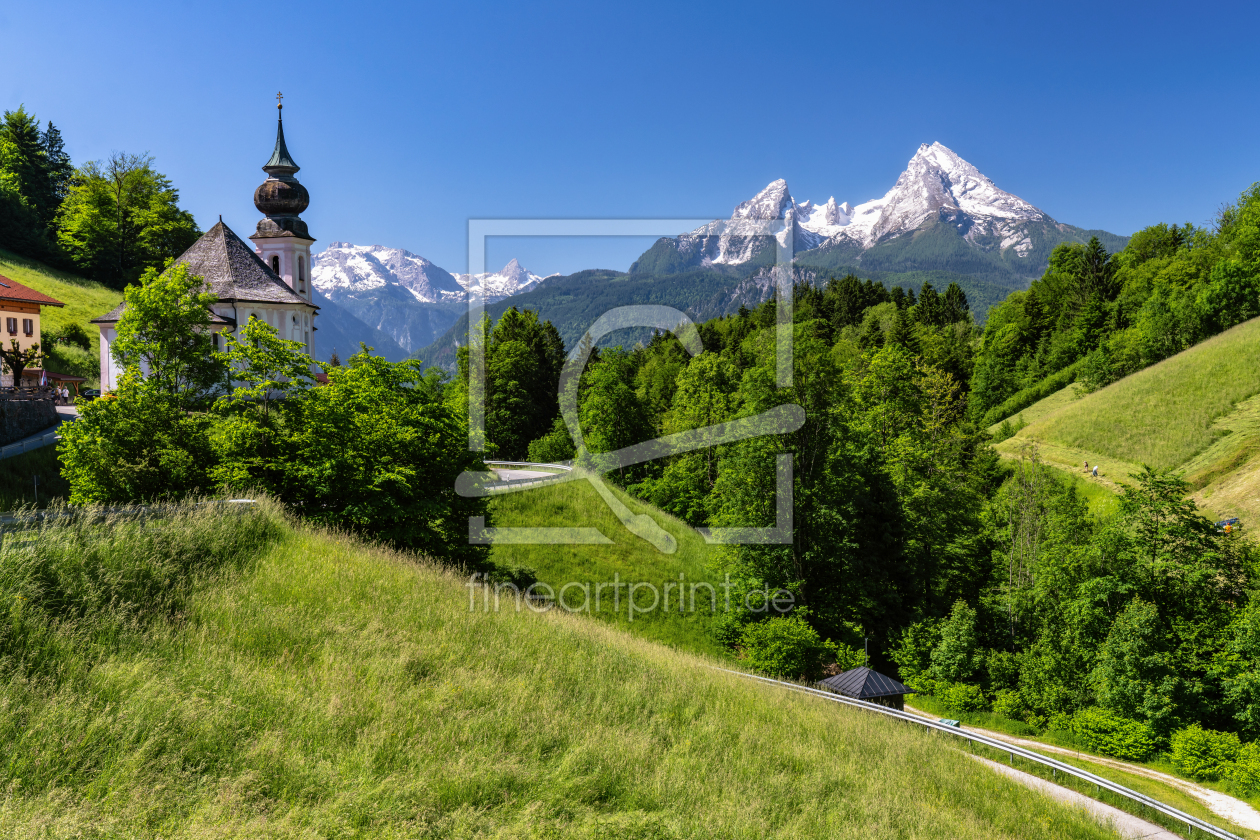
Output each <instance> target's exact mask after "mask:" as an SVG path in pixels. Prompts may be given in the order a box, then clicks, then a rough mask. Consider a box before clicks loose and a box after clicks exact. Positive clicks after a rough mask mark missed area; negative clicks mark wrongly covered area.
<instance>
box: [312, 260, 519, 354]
mask: <svg viewBox="0 0 1260 840" xmlns="http://www.w3.org/2000/svg"><path fill="white" fill-rule="evenodd" d="M542 280H543V278H542V277H540V276H538V275H537V274H532V273H530V272H529V271H527V270H525V269H524V268H522V267H521V264H520V263H518V262H517V261H516V260H515V259H514V260H512V261H511V262H509V263H508V264H507V265H506V266H504V267H503V269H502V270H500V271H496V272H493V273H486V274H479V275H472V274H451V273H450V272H448V271H446V270H445V269H443V268H441V267H439V266H437V265H434V264H433V263H432V262H430V261H429V260H427V259H425V258H424V257H421V256H419V255H417V254H413V253H411V252H410V251H404V250H403V249H401V248H386V247H383V246H381V245H353V244H351V243H349V242H333V243H331V244H330V245H329V246H328V248H327V250H325V251H323V252H322V253H319V254H316V255H315V256H314V258H313V260H312V265H311V282H312V283H313V284H314V286H315V289H316V291H317V293H318V296H319V297H320V298H321V299H322V300H317V301H316V302H317V303H319V305H320V306H321V307H324V309H321V312H320V316H321V317H320V319H319V321H318V323H319V333H318V339H317V341H316V349H317V354H318V355H319V356H320V357H321V358H325V359H326V358H328V355H329V354H330V353H331V352H332V350H333V349H336V351H337V353H338V355H340V356H341V357H342V358H345V357H347V356H349V355H351V354H352V353H354V352H355V351H356V350H358V347H359V342H360V341H362V342H365V343H367V344H368V345H369V346H373V347H375V348H376V350H377V352H378V353H379V354H381V355H383V356H385V358H387V359H391V360H397V359H401V358H405V357H406V356H407V355H408V354H410V353H412V352H413V351H415V350H417V349H419V348H421V347H423V346H425V345H427V344H429V343H430V342H432V341H433V340H434V339H435V338H437V337H438V336H439V335H441V334H442V333H443V332H444V331H445V330H446V329H447V328H449V327H450V326H451V325H452V324H453V323H455V321H456V319H458V318H459V316H460V315H461V314H462V313H464V312H466V311H467V308H468V297H469V294H470V290H471V289H473V288H474V287H475V286H476V285H477V284H478V283H480V284H481V288H482V293H483V294H484V296H485V300H486V302H487V303H494V302H496V301H500V300H503V299H504V298H506V297H510V296H512V295H517V294H520V293H522V292H525V291H528V290H530V289H533V288H535V287H537V286H538V284H539V283H540V282H542Z"/></svg>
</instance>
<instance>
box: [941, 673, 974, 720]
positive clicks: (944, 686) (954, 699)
mask: <svg viewBox="0 0 1260 840" xmlns="http://www.w3.org/2000/svg"><path fill="white" fill-rule="evenodd" d="M936 698H937V699H938V700H940V701H941V703H942V705H944V706H945V708H946V709H949V710H950V711H951V712H954V713H955V714H962V713H965V712H982V711H984V707H985V702H984V692H983V691H981V690H980V686H978V685H969V684H968V683H951V682H944V681H940V682H937V684H936Z"/></svg>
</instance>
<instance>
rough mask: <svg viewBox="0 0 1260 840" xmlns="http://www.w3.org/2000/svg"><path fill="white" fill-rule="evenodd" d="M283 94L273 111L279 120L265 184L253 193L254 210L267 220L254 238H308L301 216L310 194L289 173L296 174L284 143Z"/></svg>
mask: <svg viewBox="0 0 1260 840" xmlns="http://www.w3.org/2000/svg"><path fill="white" fill-rule="evenodd" d="M282 96H283V94H279V93H277V94H276V100H277V103H276V108H277V110H278V114H279V118H278V119H277V120H276V148H275V150H274V151H273V152H272V153H271V159H270V160H268V161H267V163H266V164H264V165H263V171H265V172H266V173H267V180H266V181H264V182H263V183H262V184H261V185H260V186H259V187H258V189H256V190H254V206H255V207H257V208H258V209H259V211H260V212H262V213H263V214H264V215H265V216H266V217H267V218H265V219H263V220H262V221H260V222H259V223H258V232H257V233H256V234H255V236H264V237H272V236H300V237H303V238H309V237H310V234H309V233H308V232H307V229H306V222H304V221H302V218H301V215H300V214H301V213H302V211H303V210H305V209H306V207H307V205H308V204H310V200H311V197H310V194H309V193H307V191H306V187H304V186H302V185H301V184H300V183H298V179H297V178H295V177H293V173H295V172H297V171H298V165H297V164H296V163H294V161H293V156H292V155H290V154H289V147H288V146H286V145H285V142H284V119H283V114H284V111H283V110H281V109H283V108H284V105H283V104H282V103H280V102H279V100H280V99H281V98H282Z"/></svg>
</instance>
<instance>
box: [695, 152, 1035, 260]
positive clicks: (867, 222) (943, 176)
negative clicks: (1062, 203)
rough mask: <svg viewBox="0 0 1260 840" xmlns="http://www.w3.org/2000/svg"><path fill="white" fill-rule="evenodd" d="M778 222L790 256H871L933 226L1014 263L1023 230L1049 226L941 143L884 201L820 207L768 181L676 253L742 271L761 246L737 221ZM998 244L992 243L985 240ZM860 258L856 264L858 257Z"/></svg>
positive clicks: (1026, 248)
mask: <svg viewBox="0 0 1260 840" xmlns="http://www.w3.org/2000/svg"><path fill="white" fill-rule="evenodd" d="M770 219H783V220H784V222H785V223H786V224H787V227H788V229H789V230H791V232H792V237H793V249H794V251H795V252H796V253H800V252H802V251H806V250H810V249H813V248H818V247H822V246H828V247H830V246H844V247H847V248H854V247H856V248H858V249H859V250H862V251H864V250H866V249H869V248H871V247H873V246H875V245H877V244H878V243H880V242H882V241H885V240H888V239H892V238H895V237H898V236H901V235H903V234H906V233H910V232H912V231H914V230H917V229H918V228H920V227H921V226H923V225H925V224H929V223H935V222H937V221H940V222H944V223H948V224H952V225H954V226H956V227H957V229H958V230H959V232H960V233H962V235H963V236H964V238H965V239H967V241H969V242H971V243H972V244H973V245H977V244H978V243H981V242H983V243H984V244H983V245H978V247H984V248H986V249H988V248H991V247H994V246H993V245H991V244H990V243H997V242H1000V245H996V247H998V248H1000V250H1002V251H1006V250H1007V249H1008V248H1011V249H1013V252H1014V254H1015V255H1016V256H1018V257H1025V256H1027V255H1028V254H1029V253H1030V252H1031V250H1032V240H1031V238H1030V236H1029V232H1028V224H1029V223H1041V222H1050V223H1053V220H1052V219H1050V217H1049V216H1047V215H1046V214H1045V213H1043V212H1042V211H1041V210H1038V209H1037V208H1036V207H1034V206H1033V205H1031V204H1029V203H1028V202H1027V201H1024V200H1023V199H1022V198H1020V197H1019V196H1016V195H1012V194H1011V193H1008V192H1005V191H1004V190H1001V189H999V188H998V187H997V185H995V184H994V183H993V181H991V180H989V178H987V177H985V175H984V174H983V173H981V172H980V170H978V169H976V167H974V166H972V165H971V164H970V163H968V162H967V161H966V160H964V159H963V158H962V157H960V156H959V155H958V154H957V153H956V152H954V151H953V150H952V149H949V148H948V147H946V146H944V145H942V144H940V143H931V144H928V143H924V144H923V145H921V146H919V148H918V150H917V151H916V152H915V153H914V156H913V157H911V158H910V161H909V162H908V163H907V164H906V169H905V171H904V172H902V173H901V175H900V176H899V177H898V178H897V183H896V184H894V185H893V187H892V189H890V190H889V191H888V192H887V193H886V194H885V195H884V196H883V197H882V198H876V199H872V200H870V201H866V202H863V203H862V204H859V205H857V206H856V207H854V206H853V205H851V204H849V203H848V202H847V201H845V202H837V201H836V199H835V197H834V196H833V197H831V198H829V199H828V200H827V202H826V203H825V204H814V203H812V202H810V201H801V202H797V201H795V200H794V199H793V198H792V195H791V192H790V191H789V190H788V185H787V181H785V180H783V179H781V178H780V179H779V180H776V181H772V182H770V184H768V185H767V186H766V187H765V189H763V190H762V191H761V192H759V193H757V194H756V195H755V196H753V197H752V198H750V199H749V200H748V201H745V202H742V203H741V204H739V205H738V206H737V207H736V208H735V211H734V212H733V213H732V214H731V218H730V220H729V221H727V222H726V223H716V222H715V223H712V224H709V225H705V226H704V227H701V228H698V229H697V230H694V231H692V232H691V233H690V234H686V235H684V236H681V237H679V238H678V239H677V240H675V242H676V247H677V249H678V251H679V252H680V254H683V255H686V256H687V257H688V258H689V259H690V260H694V261H695V263H697V264H699V265H723V264H725V265H740V264H743V263H746V262H749V261H750V260H752V259H753V258H754V257H756V256H757V255H758V254H760V253H761V251H762V249H763V248H765V247H766V241H765V238H764V237H758V236H753V235H750V234H752V233H753V232H754V231H753V230H752V229H751V227H749V229H748V231H747V233H745V232H744V231H742V230H741V227H742V225H741V222H746V221H766V220H770ZM991 237H996V239H991ZM859 259H860V257H859Z"/></svg>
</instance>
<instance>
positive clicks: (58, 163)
mask: <svg viewBox="0 0 1260 840" xmlns="http://www.w3.org/2000/svg"><path fill="white" fill-rule="evenodd" d="M39 139H40V146H41V147H42V148H43V150H44V160H45V171H46V177H47V179H48V191H49V194H50V195H51V196H52V199H53V201H54V203H55V204H56V205H57V207H60V206H61V202H62V201H63V200H64V199H65V197H66V194H67V193H68V192H69V191H70V179H71V178H72V177H74V166H73V165H71V163H70V155H68V154H67V153H66V144H65V141H64V140H62V138H61V130H60V129H59V128H57V126H55V125H53V124H52V120H49V121H48V127H47V128H45V129H44V133H43V134H41V135H40V138H39ZM54 212H55V211H54Z"/></svg>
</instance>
